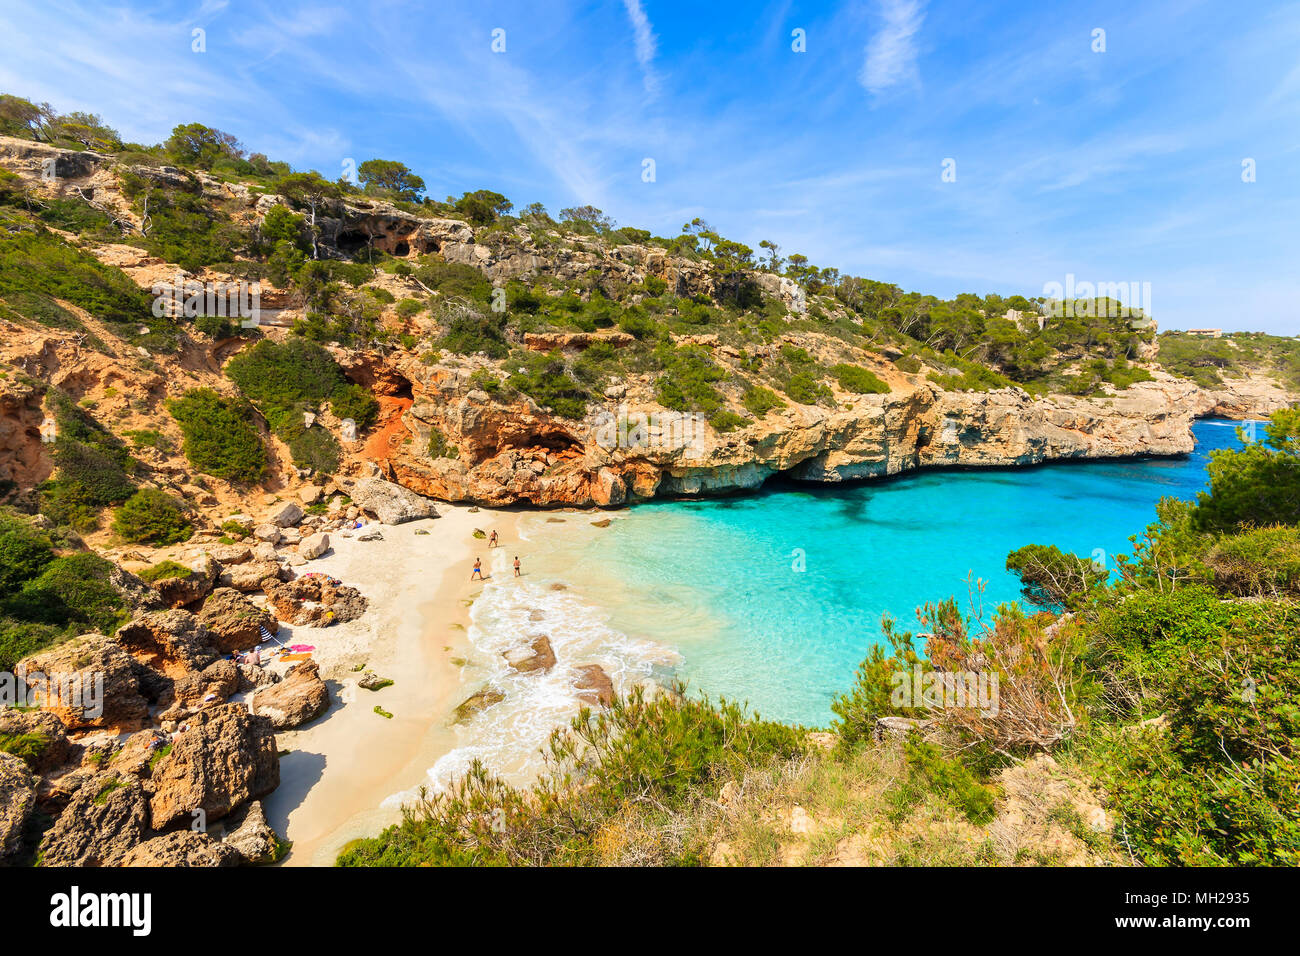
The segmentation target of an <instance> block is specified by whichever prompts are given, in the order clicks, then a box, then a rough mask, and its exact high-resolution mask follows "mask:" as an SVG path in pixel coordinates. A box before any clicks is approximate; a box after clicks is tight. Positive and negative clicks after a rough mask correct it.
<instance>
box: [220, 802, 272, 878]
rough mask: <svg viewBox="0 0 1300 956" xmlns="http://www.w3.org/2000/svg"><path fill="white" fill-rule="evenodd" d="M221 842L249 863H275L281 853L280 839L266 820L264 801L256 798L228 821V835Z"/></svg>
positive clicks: (251, 864)
mask: <svg viewBox="0 0 1300 956" xmlns="http://www.w3.org/2000/svg"><path fill="white" fill-rule="evenodd" d="M221 842H222V843H223V844H224V845H226V846H228V847H230V848H231V849H232V850H234V851H235V852H236V853H237V854H239V857H240V860H241V861H242V862H243V863H244V864H247V865H250V866H257V865H260V864H263V863H273V862H275V860H276V858H277V857H278V856H279V854H280V841H279V838H278V837H277V836H276V833H275V831H274V830H273V829H271V825H270V824H269V823H267V822H266V814H265V813H264V812H263V810H262V802H261V801H260V800H254V801H253V802H252V803H250V804H248V806H247V807H245V808H244V809H243V810H241V811H240V813H239V814H238V819H236V818H234V817H232V818H231V819H230V820H229V821H227V830H226V835H225V836H224V837H223V838H222V840H221Z"/></svg>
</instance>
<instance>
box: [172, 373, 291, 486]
mask: <svg viewBox="0 0 1300 956" xmlns="http://www.w3.org/2000/svg"><path fill="white" fill-rule="evenodd" d="M167 410H168V411H169V412H170V413H171V415H172V417H173V418H175V419H176V422H177V424H179V425H180V428H181V433H182V434H183V435H184V442H183V444H182V450H183V451H184V453H185V457H186V459H187V460H188V461H189V463H190V464H191V465H193V466H194V468H195V469H197V470H198V471H200V472H202V473H203V474H205V475H212V476H213V477H215V478H223V479H225V480H226V481H233V482H239V483H252V482H256V481H260V480H261V479H263V478H264V477H266V473H267V463H266V449H265V447H263V445H262V436H261V435H259V434H258V431H257V428H256V427H255V426H254V425H253V423H252V420H251V419H252V408H251V407H250V406H249V405H248V403H247V402H243V401H232V400H230V399H226V398H223V397H221V396H220V395H218V394H217V393H216V392H214V391H213V390H212V389H208V388H196V389H192V390H191V391H188V392H186V393H185V395H184V396H183V397H181V398H177V399H172V400H171V401H169V402H168V403H167Z"/></svg>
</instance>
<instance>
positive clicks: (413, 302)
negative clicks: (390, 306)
mask: <svg viewBox="0 0 1300 956" xmlns="http://www.w3.org/2000/svg"><path fill="white" fill-rule="evenodd" d="M423 310H424V303H423V302H421V301H420V300H419V299H403V300H402V301H401V302H399V303H397V314H398V315H399V316H401V317H402V318H404V319H410V318H413V317H415V316H417V315H419V314H420V312H422V311H423Z"/></svg>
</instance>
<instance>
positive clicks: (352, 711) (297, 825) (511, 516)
mask: <svg viewBox="0 0 1300 956" xmlns="http://www.w3.org/2000/svg"><path fill="white" fill-rule="evenodd" d="M438 511H439V514H440V515H441V517H439V518H436V519H432V518H430V519H424V520H421V521H413V522H410V523H407V524H402V525H395V526H387V525H371V526H370V528H375V527H378V528H380V529H381V531H382V534H383V540H382V541H365V542H363V541H358V540H357V538H356V537H352V538H342V537H340V536H336V535H331V539H332V541H331V543H332V545H333V549H332V551H331V552H330V553H328V554H326V555H325V556H323V557H322V558H320V559H318V560H316V561H313V562H311V564H310V566H308V567H305V568H301V569H299V571H300V573H301V572H303V571H308V570H310V571H319V572H323V573H326V574H330V575H333V576H334V577H336V578H339V579H340V580H342V581H343V582H344V583H345V584H349V585H352V586H353V587H356V588H358V589H360V590H361V592H362V593H363V594H365V595H366V597H367V598H368V599H369V602H370V604H369V609H368V610H367V612H366V613H365V614H364V615H362V617H361V618H359V619H358V620H356V621H353V622H350V623H347V624H340V625H336V626H334V627H330V628H306V627H287V626H286V627H284V628H283V629H282V630H281V634H280V638H279V639H280V640H282V641H284V642H285V643H290V642H292V643H299V644H311V645H315V648H316V649H315V651H314V652H313V653H314V657H315V659H316V661H317V662H318V663H319V664H320V667H321V675H322V677H324V678H325V679H326V680H327V681H328V683H329V686H330V692H331V698H332V699H331V704H330V709H329V710H328V711H327V712H326V713H325V715H324V716H322V717H321V718H319V719H318V720H315V721H313V722H312V723H311V724H309V725H307V726H305V727H303V728H302V729H300V730H295V731H289V732H286V733H282V734H280V735H279V738H278V739H279V744H280V748H281V751H282V757H281V760H280V775H281V783H280V786H279V788H278V789H277V790H276V791H275V792H274V793H272V794H271V795H270V796H268V797H267V798H266V800H265V808H266V813H267V818H268V820H269V822H270V823H271V825H272V826H273V827H274V828H275V829H276V831H277V832H278V833H280V834H281V835H282V836H283V837H284V838H286V839H288V840H290V841H292V843H293V849H292V850H291V852H290V854H289V855H288V857H286V859H285V861H284V863H285V865H288V866H307V865H316V866H330V865H333V863H334V861H335V859H336V857H337V855H338V852H339V850H340V849H341V848H342V847H343V846H344V845H346V844H347V843H348V842H349V841H351V840H354V839H357V838H358V837H367V836H375V835H376V834H378V833H379V832H380V830H382V829H383V828H384V827H385V826H387V825H389V824H391V823H395V822H397V821H398V820H400V817H401V813H400V809H398V808H397V807H396V806H387V807H385V806H382V804H383V803H384V801H385V799H386V798H389V797H391V796H392V795H394V794H397V793H401V792H403V791H410V790H412V789H414V788H417V787H419V786H420V785H422V784H424V783H426V782H427V771H428V770H429V768H430V767H431V766H433V764H434V763H435V762H436V761H437V760H438V758H439V757H440V756H442V755H443V754H445V753H447V752H448V751H449V750H451V749H452V748H453V747H454V746H455V734H454V731H453V730H452V728H451V726H450V714H451V711H452V709H453V708H455V707H456V705H458V704H459V703H460V702H461V700H462V699H463V697H464V696H465V693H464V692H463V691H462V680H461V667H460V666H459V664H460V662H461V661H462V660H463V659H464V657H465V656H466V654H467V644H468V638H467V634H466V628H467V626H468V623H469V613H468V607H469V603H470V600H471V598H472V596H473V595H474V594H475V593H476V592H477V591H479V590H480V589H481V588H482V584H481V583H480V582H477V581H475V582H471V581H470V570H471V568H472V566H473V562H474V558H475V557H476V556H479V557H482V558H483V565H484V569H485V573H495V574H496V575H498V576H500V575H502V574H506V575H508V574H510V571H509V569H508V563H507V561H506V560H505V559H504V555H505V552H506V550H508V549H510V548H511V546H512V545H513V544H514V543H515V542H516V541H517V535H516V533H515V530H516V522H517V520H518V515H517V514H516V513H510V512H502V511H494V510H492V509H487V508H484V509H479V510H476V511H470V509H469V508H468V507H466V506H456V505H447V504H440V505H439V506H438ZM370 528H368V529H366V530H370ZM475 528H481V529H483V530H484V531H486V532H488V533H490V532H491V531H492V530H493V529H495V530H496V531H497V532H498V534H499V535H500V536H501V543H502V546H503V547H502V549H501V550H500V551H495V552H489V550H488V547H487V542H486V541H483V540H480V539H476V538H474V536H473V532H474V529H475ZM421 532H426V533H421ZM515 553H516V551H511V552H510V557H511V558H513V555H514V554H515ZM524 559H525V561H526V560H527V557H526V555H524ZM494 567H495V571H493V570H492V569H493V568H494ZM289 638H291V639H292V640H291V641H290V640H289ZM362 668H364V669H366V670H371V671H374V672H375V673H376V674H378V675H379V676H380V677H384V678H388V679H391V680H392V681H394V683H393V684H392V685H391V686H389V687H385V688H382V689H380V690H378V691H369V690H365V689H362V688H360V687H358V686H357V679H358V678H359V677H360V671H361V669H362ZM376 706H378V707H381V708H383V710H384V711H386V712H388V713H389V714H391V715H392V716H391V718H389V717H385V716H383V715H381V714H379V713H376V712H375V707H376ZM390 803H391V801H390Z"/></svg>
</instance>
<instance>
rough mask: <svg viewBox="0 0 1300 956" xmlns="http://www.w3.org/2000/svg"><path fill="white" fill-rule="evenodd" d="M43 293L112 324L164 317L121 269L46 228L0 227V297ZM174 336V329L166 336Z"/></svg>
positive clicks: (152, 323) (157, 323)
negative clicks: (155, 315)
mask: <svg viewBox="0 0 1300 956" xmlns="http://www.w3.org/2000/svg"><path fill="white" fill-rule="evenodd" d="M13 293H43V294H44V295H46V296H51V297H54V298H57V299H62V300H64V301H66V302H71V303H72V304H73V305H76V306H79V307H81V308H83V309H85V310H86V311H87V312H89V313H90V314H91V315H93V316H94V317H95V318H97V319H99V320H101V321H103V322H108V323H112V324H116V325H127V324H130V325H131V326H132V328H131V331H132V332H134V326H138V325H140V324H144V325H147V326H149V327H150V329H151V330H153V331H155V332H157V331H158V330H159V329H160V328H163V327H166V326H167V325H168V323H166V322H165V321H163V320H158V319H156V318H155V317H154V315H153V306H152V302H151V301H150V298H149V295H148V294H147V293H146V292H145V291H144V290H143V289H141V288H140V287H139V286H137V285H136V284H135V283H134V282H133V281H131V279H130V278H129V277H128V276H127V275H126V273H124V272H122V271H121V270H120V269H114V268H112V267H111V266H106V265H104V264H102V263H101V262H100V261H99V260H98V259H96V258H95V257H94V256H92V255H90V254H89V253H87V252H82V251H81V250H79V249H75V248H74V247H72V246H70V245H68V244H67V243H65V242H64V241H63V240H62V239H60V238H59V237H58V236H57V235H55V234H54V233H52V232H50V231H49V230H47V229H43V228H36V229H27V228H24V229H19V230H16V231H5V230H0V297H3V298H6V299H7V298H8V297H9V296H10V295H11V294H13ZM172 340H174V333H171V338H169V339H168V341H172Z"/></svg>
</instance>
